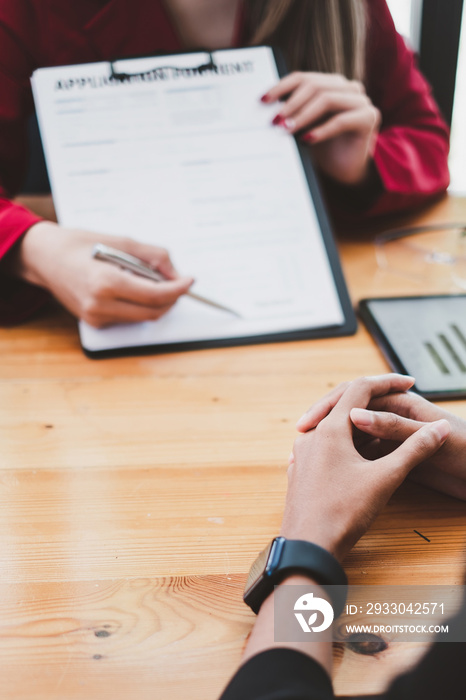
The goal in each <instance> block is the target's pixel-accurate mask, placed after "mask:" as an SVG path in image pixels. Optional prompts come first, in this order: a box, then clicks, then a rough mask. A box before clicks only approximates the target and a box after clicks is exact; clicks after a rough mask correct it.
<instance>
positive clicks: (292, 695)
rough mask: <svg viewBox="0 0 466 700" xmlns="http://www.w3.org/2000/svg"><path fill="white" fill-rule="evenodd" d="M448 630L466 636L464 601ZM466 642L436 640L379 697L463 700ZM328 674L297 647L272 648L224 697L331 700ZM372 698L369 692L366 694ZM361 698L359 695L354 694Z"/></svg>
mask: <svg viewBox="0 0 466 700" xmlns="http://www.w3.org/2000/svg"><path fill="white" fill-rule="evenodd" d="M445 624H448V625H449V627H450V631H451V632H452V633H453V634H454V635H455V637H456V638H457V639H458V638H462V637H463V638H465V637H466V633H465V632H464V630H465V629H466V603H463V606H462V609H461V611H460V612H459V614H458V615H457V616H456V617H454V618H453V619H451V620H448V621H447V622H446V623H445ZM465 655H466V645H465V643H458V642H436V643H435V644H434V645H433V646H432V647H431V649H430V650H429V651H428V653H427V654H426V655H425V656H424V658H423V659H422V660H421V661H420V662H419V664H418V665H417V666H416V667H415V668H414V669H413V670H412V671H410V672H409V673H406V674H404V675H402V676H399V677H398V678H397V679H396V680H395V681H394V682H393V683H392V685H391V686H390V688H389V689H388V690H387V692H386V693H384V694H383V695H379V696H371V697H374V698H375V697H377V698H380V700H442V699H443V698H445V700H464V698H466V673H465V672H464V659H465ZM332 698H334V694H333V690H332V684H331V681H330V678H329V677H328V675H327V674H326V672H325V671H324V669H323V668H322V667H321V666H320V664H318V663H317V662H316V661H314V659H311V658H310V657H309V656H307V655H306V654H302V653H301V652H299V651H294V650H293V649H270V650H268V651H264V652H262V653H261V654H258V655H257V656H254V657H253V658H252V659H250V660H249V661H248V662H247V663H245V664H244V666H241V668H240V669H239V670H238V671H237V673H236V674H235V676H234V677H233V678H232V680H231V681H230V683H229V684H228V686H227V688H226V690H225V691H224V693H223V695H222V696H221V698H220V700H331V699H332ZM365 698H366V700H368V698H367V696H365ZM353 700H357V698H353Z"/></svg>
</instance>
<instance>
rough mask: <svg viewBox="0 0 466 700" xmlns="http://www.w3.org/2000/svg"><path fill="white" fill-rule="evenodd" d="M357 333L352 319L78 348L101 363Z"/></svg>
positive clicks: (355, 324)
mask: <svg viewBox="0 0 466 700" xmlns="http://www.w3.org/2000/svg"><path fill="white" fill-rule="evenodd" d="M356 330H357V323H356V317H354V324H353V325H352V326H350V325H349V324H344V325H341V326H324V327H319V328H309V329H304V330H301V331H291V332H289V331H286V332H285V333H268V334H265V335H250V336H244V337H237V338H219V339H217V340H215V339H214V340H193V341H188V342H183V343H163V344H159V345H136V346H125V347H122V348H111V349H108V350H96V351H93V350H88V349H87V348H86V347H84V345H81V348H82V350H83V352H84V354H85V355H86V357H88V358H89V359H91V360H104V359H109V358H112V357H135V356H141V355H163V354H165V353H172V352H188V351H189V350H211V349H213V348H232V347H238V346H242V345H265V344H267V343H289V342H293V341H298V340H318V339H323V338H338V337H341V336H349V335H354V334H355V333H356Z"/></svg>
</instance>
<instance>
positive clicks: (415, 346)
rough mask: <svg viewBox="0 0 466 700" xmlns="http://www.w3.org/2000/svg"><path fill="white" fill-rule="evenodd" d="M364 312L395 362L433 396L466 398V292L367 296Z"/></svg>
mask: <svg viewBox="0 0 466 700" xmlns="http://www.w3.org/2000/svg"><path fill="white" fill-rule="evenodd" d="M359 315H360V317H361V319H362V320H363V321H364V323H365V325H366V326H367V328H368V330H369V331H370V333H371V334H372V335H373V336H374V338H375V340H376V341H377V343H378V344H379V346H380V348H381V350H382V352H383V354H384V355H385V357H386V359H387V360H388V362H389V364H390V366H391V367H392V368H393V369H394V370H395V371H396V372H401V373H402V374H410V375H412V376H413V377H415V378H416V383H415V385H414V387H413V388H414V390H415V391H417V392H418V393H419V394H421V395H422V396H424V397H425V398H427V399H433V400H439V399H444V400H447V399H459V398H466V295H465V294H458V295H436V296H423V297H396V298H382V299H363V300H362V301H361V302H360V303H359Z"/></svg>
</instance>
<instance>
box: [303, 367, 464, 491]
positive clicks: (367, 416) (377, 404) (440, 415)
mask: <svg viewBox="0 0 466 700" xmlns="http://www.w3.org/2000/svg"><path fill="white" fill-rule="evenodd" d="M404 382H405V386H404V387H401V386H400V387H398V388H397V387H392V389H391V390H390V391H384V392H383V393H382V392H381V393H379V394H378V395H374V396H373V397H372V399H371V401H370V403H369V405H368V406H367V408H353V410H352V411H351V413H350V417H351V421H352V423H353V426H354V428H355V442H356V444H357V445H358V447H359V450H360V452H361V453H362V454H364V455H365V456H370V457H371V458H372V459H373V458H376V457H380V456H381V455H384V454H389V453H390V452H393V450H395V449H396V448H397V447H398V445H400V444H401V443H402V442H403V441H404V440H406V439H407V438H409V437H410V436H411V435H414V434H415V433H417V432H418V431H419V430H420V429H421V428H423V426H425V425H426V424H428V423H429V422H431V421H438V420H441V419H447V420H448V422H449V424H450V429H451V431H450V436H449V438H448V440H447V441H446V442H445V444H444V445H443V446H442V447H441V448H440V449H439V451H438V452H436V453H435V454H433V455H432V456H430V457H429V458H428V459H425V460H423V461H422V462H421V463H420V464H419V466H417V467H416V468H415V469H414V470H413V471H412V472H411V474H410V478H411V479H413V480H414V481H416V482H418V483H422V484H425V485H426V486H430V487H431V488H434V489H436V490H437V491H441V492H443V493H446V494H447V495H449V496H453V497H455V498H460V499H462V500H466V421H465V420H463V419H462V418H459V417H458V416H455V415H453V414H452V413H449V412H447V411H445V410H443V409H442V408H439V407H438V406H436V405H435V404H432V403H430V402H429V401H427V400H426V399H423V398H422V397H421V396H419V395H418V394H415V393H413V392H410V391H408V389H410V388H411V386H412V385H413V383H414V379H412V378H411V377H404ZM349 386H350V383H347V382H345V383H343V384H339V385H338V386H337V387H336V388H335V389H333V391H331V392H329V393H328V394H327V395H326V396H324V398H322V399H321V400H320V401H318V402H317V403H315V404H314V405H313V406H311V408H310V409H309V410H308V411H307V412H306V413H305V414H304V415H303V416H302V417H301V418H300V420H299V421H298V430H300V431H301V432H303V433H304V432H307V431H309V430H313V429H314V428H316V427H317V426H318V425H319V423H320V422H321V421H322V420H324V418H325V417H326V416H327V415H329V413H330V412H331V411H332V410H333V407H334V406H336V405H337V403H338V402H339V400H340V398H341V397H342V396H343V395H344V393H345V392H346V391H347V389H348V387H349Z"/></svg>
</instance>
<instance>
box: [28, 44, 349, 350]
mask: <svg viewBox="0 0 466 700" xmlns="http://www.w3.org/2000/svg"><path fill="white" fill-rule="evenodd" d="M212 57H213V61H214V65H215V69H214V70H205V71H199V70H196V68H197V67H199V66H200V65H202V64H205V63H206V62H207V61H208V60H209V58H208V56H207V55H206V54H205V53H203V52H200V53H191V54H180V55H175V56H161V57H151V58H143V59H130V60H122V61H118V62H116V63H115V64H113V71H114V72H115V73H117V74H122V73H124V74H125V76H126V77H125V79H123V80H121V79H117V78H115V77H114V74H112V67H111V66H110V64H109V63H104V62H102V63H94V64H83V65H76V66H65V67H52V68H43V69H40V70H38V71H36V72H35V73H34V75H33V79H32V82H33V91H34V96H35V101H36V106H37V111H38V118H39V124H40V129H41V134H42V139H43V142H44V149H45V154H46V159H47V164H48V169H49V174H50V179H51V184H52V191H53V197H54V202H55V207H56V211H57V216H58V220H59V222H60V224H62V225H63V226H65V227H72V228H82V229H86V230H91V231H96V232H101V233H109V234H116V235H122V236H132V237H134V238H136V239H138V240H141V241H144V242H148V243H152V244H154V245H161V246H164V247H166V248H167V249H168V250H169V252H170V255H171V257H172V260H173V262H174V264H175V266H176V268H177V269H178V270H179V272H180V273H182V274H183V275H185V274H186V275H190V276H193V277H194V278H195V280H196V283H195V285H194V286H193V291H195V292H197V293H198V294H201V295H203V296H206V297H208V298H211V299H214V300H215V301H218V302H219V303H221V304H223V305H225V306H227V307H230V308H233V309H235V310H236V311H237V312H238V313H239V314H240V316H241V318H237V317H235V316H233V315H232V314H228V313H226V312H222V311H219V310H217V309H214V308H209V307H207V306H205V305H203V304H201V303H199V302H196V301H195V300H192V299H190V298H188V297H183V298H182V299H180V300H179V301H178V302H177V303H176V305H175V306H174V307H173V308H172V309H171V310H170V311H169V312H168V313H167V314H166V315H165V316H164V317H163V318H161V319H159V320H158V321H153V322H146V323H138V324H122V325H117V326H113V327H111V328H106V329H103V330H96V329H94V328H92V327H90V326H89V325H88V324H86V323H84V322H80V324H79V325H80V335H81V341H82V344H83V346H84V348H85V349H87V350H89V351H90V352H99V351H101V350H108V349H112V348H121V347H137V346H141V345H158V344H162V345H164V344H171V343H183V342H191V341H208V340H222V339H228V338H246V337H251V336H252V337H253V336H260V335H267V334H280V333H286V332H291V331H298V330H305V329H315V328H325V327H333V326H340V325H343V324H344V323H345V314H344V311H343V309H342V303H341V290H340V289H339V288H338V285H337V283H336V282H335V278H334V272H333V270H332V264H331V263H330V260H329V256H328V251H327V248H326V244H325V242H324V238H323V235H322V231H321V224H320V221H319V218H318V215H317V213H316V208H315V206H314V201H313V197H312V194H311V192H310V189H309V184H308V178H307V176H306V172H305V169H304V167H303V162H302V159H301V156H300V154H299V150H298V146H297V144H296V141H295V139H294V138H293V137H292V136H290V135H289V134H287V133H286V132H285V130H284V129H282V128H278V127H274V126H272V125H271V121H272V119H273V117H274V116H275V114H276V113H277V111H278V109H279V107H278V106H277V105H276V104H275V105H266V104H263V103H262V102H261V101H260V97H261V95H262V94H264V93H265V92H267V90H269V89H270V88H271V87H272V86H273V85H275V84H276V83H277V82H278V81H279V79H280V77H279V73H278V69H277V66H276V62H275V58H274V54H273V52H272V50H271V49H270V48H268V47H256V48H247V49H236V50H225V51H218V52H214V53H213V54H212ZM344 291H345V293H346V290H344Z"/></svg>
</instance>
